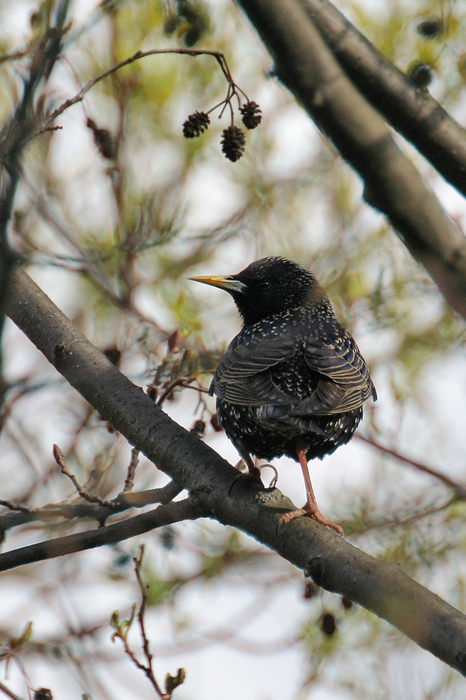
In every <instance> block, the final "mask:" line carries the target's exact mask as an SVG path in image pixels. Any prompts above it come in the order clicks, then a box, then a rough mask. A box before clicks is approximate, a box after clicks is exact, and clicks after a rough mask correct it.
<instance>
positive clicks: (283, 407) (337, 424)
mask: <svg viewBox="0 0 466 700" xmlns="http://www.w3.org/2000/svg"><path fill="white" fill-rule="evenodd" d="M191 279H193V280H195V281H197V282H203V283H204V284H209V285H212V286H214V287H220V289H224V290H225V291H227V292H228V293H229V294H231V296H232V297H233V300H234V302H235V304H236V306H237V308H238V311H239V313H240V315H241V318H242V321H243V328H242V330H241V332H240V333H238V335H237V336H236V337H235V338H234V339H233V340H232V342H231V343H230V345H229V347H228V349H227V351H226V353H225V356H224V357H223V358H222V360H221V361H220V364H219V366H218V368H217V371H216V372H215V376H214V378H213V381H212V384H211V387H210V393H211V394H215V395H216V397H217V412H218V417H219V420H220V423H221V425H222V427H223V428H224V430H225V432H226V434H227V436H228V437H229V438H230V440H231V441H232V443H233V444H234V445H235V447H236V449H237V450H238V452H239V453H240V455H241V457H242V458H243V460H244V462H245V463H246V465H247V467H248V470H249V472H250V474H251V475H257V473H258V472H257V468H256V467H255V465H254V462H253V460H252V458H251V455H255V456H256V457H259V458H262V459H266V460H271V459H273V458H275V457H280V456H281V455H288V457H291V458H292V459H294V460H296V461H298V462H299V463H300V465H301V469H302V472H303V476H304V481H305V485H306V493H307V502H306V505H305V506H304V507H303V508H301V509H300V510H296V511H292V512H290V513H286V514H285V515H284V516H283V518H282V520H281V523H282V524H284V523H287V522H289V521H290V520H292V519H293V518H295V517H298V516H300V515H308V516H310V517H312V518H314V519H315V520H317V521H318V522H320V523H322V524H323V525H325V526H326V527H329V528H333V529H334V530H336V531H337V532H338V533H339V534H343V530H342V528H341V527H340V526H339V525H336V524H335V523H332V522H330V521H328V520H326V519H325V518H324V517H323V515H322V513H321V512H320V510H319V508H318V506H317V502H316V499H315V495H314V490H313V488H312V483H311V478H310V475H309V469H308V464H307V463H308V460H310V459H313V458H315V457H319V458H320V459H321V458H322V457H324V456H325V455H328V454H331V453H332V452H334V451H335V450H336V449H337V447H339V446H340V445H343V444H344V443H346V442H348V441H349V440H350V439H351V437H352V435H353V433H354V431H355V430H356V428H357V426H358V424H359V422H360V420H361V418H362V405H363V403H364V401H366V400H367V399H368V398H369V397H372V399H373V400H374V401H375V400H376V399H377V394H376V391H375V387H374V384H373V383H372V379H371V377H370V374H369V370H368V368H367V365H366V363H365V361H364V359H363V357H362V355H361V353H360V351H359V348H358V346H357V345H356V343H355V341H354V339H353V338H352V336H351V335H350V334H349V333H348V331H347V330H346V329H345V328H343V326H342V325H341V324H340V323H339V322H338V321H337V319H336V318H335V314H334V311H333V308H332V305H331V303H330V301H329V298H328V296H327V294H326V292H325V290H324V289H323V287H321V285H320V284H319V283H318V282H317V280H316V278H315V277H314V275H313V274H312V273H311V272H308V271H307V270H305V269H304V268H303V267H301V266H300V265H298V264H297V263H295V262H292V261H291V260H287V259H285V258H281V257H268V258H263V259H262V260H257V261H256V262H253V263H251V265H249V266H248V267H246V268H245V269H244V270H242V271H241V272H239V273H238V274H236V275H228V276H225V277H192V278H191Z"/></svg>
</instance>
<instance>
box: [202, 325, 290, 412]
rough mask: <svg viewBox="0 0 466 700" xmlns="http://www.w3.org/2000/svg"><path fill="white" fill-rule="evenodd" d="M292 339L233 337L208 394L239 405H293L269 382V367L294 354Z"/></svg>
mask: <svg viewBox="0 0 466 700" xmlns="http://www.w3.org/2000/svg"><path fill="white" fill-rule="evenodd" d="M294 352H295V347H294V339H293V338H292V337H289V338H284V337H283V336H282V337H280V336H279V334H278V337H277V336H272V335H269V336H263V335H262V336H260V337H257V338H248V339H247V341H246V342H240V341H238V339H237V338H235V339H234V340H233V341H232V343H231V344H230V346H229V347H228V349H227V352H226V354H225V356H224V357H223V358H222V360H221V361H220V364H219V366H218V367H217V371H216V372H215V376H214V378H213V380H212V384H211V386H210V393H211V394H216V396H218V397H219V398H221V399H224V400H225V401H229V402H230V403H234V404H238V405H240V406H264V405H280V404H288V405H290V404H293V403H295V402H294V401H293V398H292V397H290V396H289V394H285V393H283V392H282V391H280V389H279V388H278V387H277V386H276V384H274V382H273V381H272V378H271V375H270V372H268V371H267V370H269V369H270V368H271V367H274V366H276V365H278V364H279V363H281V362H284V361H285V360H287V359H289V358H290V357H292V355H294Z"/></svg>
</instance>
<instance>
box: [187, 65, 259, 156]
mask: <svg viewBox="0 0 466 700" xmlns="http://www.w3.org/2000/svg"><path fill="white" fill-rule="evenodd" d="M216 58H217V61H218V62H219V64H220V66H221V68H222V71H223V74H224V76H225V78H226V80H227V82H228V90H227V94H226V97H225V99H224V100H222V101H221V102H219V103H218V104H216V105H214V107H212V108H211V109H209V111H208V112H193V114H190V115H189V116H188V118H187V119H186V121H185V122H184V123H183V136H184V137H185V138H186V139H193V138H196V137H197V136H200V135H201V134H203V133H204V131H206V130H207V129H208V128H209V124H210V117H209V114H210V113H211V112H214V111H215V110H216V109H219V108H221V109H220V114H219V118H221V117H222V115H223V113H224V111H225V109H227V107H228V109H229V110H230V117H231V124H230V126H228V127H227V128H226V129H224V130H223V132H222V139H221V146H222V152H223V153H224V155H225V157H226V158H228V160H231V161H232V162H233V163H235V162H236V161H237V160H239V158H241V156H242V155H243V153H244V148H245V143H246V138H245V135H244V131H243V129H241V128H240V127H238V126H236V125H235V123H234V118H235V112H234V108H233V100H234V98H235V97H236V100H237V102H238V110H239V112H240V114H241V121H242V122H243V124H244V126H245V127H246V129H255V128H256V126H259V124H260V123H261V120H262V114H261V110H260V107H259V105H258V104H257V102H252V101H251V100H250V99H249V97H248V96H247V95H246V93H245V92H244V91H243V90H241V88H240V87H238V85H236V83H235V82H234V80H233V78H232V76H231V73H230V69H229V68H228V65H227V62H226V60H225V58H224V56H223V55H222V54H218V55H217V56H216ZM243 99H245V100H246V101H245V102H243V104H242V100H243Z"/></svg>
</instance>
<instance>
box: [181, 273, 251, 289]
mask: <svg viewBox="0 0 466 700" xmlns="http://www.w3.org/2000/svg"><path fill="white" fill-rule="evenodd" d="M189 279H190V280H193V282H202V284H210V286H211V287H219V288H220V289H224V290H225V291H226V292H243V291H244V289H245V287H246V285H245V284H244V282H240V281H239V280H235V279H233V278H232V277H228V276H226V277H221V276H220V275H217V276H215V277H189Z"/></svg>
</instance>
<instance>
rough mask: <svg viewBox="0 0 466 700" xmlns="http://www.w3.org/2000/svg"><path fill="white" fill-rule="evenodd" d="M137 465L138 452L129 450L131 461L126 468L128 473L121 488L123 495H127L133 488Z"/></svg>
mask: <svg viewBox="0 0 466 700" xmlns="http://www.w3.org/2000/svg"><path fill="white" fill-rule="evenodd" d="M138 464H139V450H138V449H137V448H136V447H133V449H132V450H131V461H130V463H129V466H128V473H127V475H126V479H125V483H124V486H123V493H128V491H132V490H133V486H134V476H135V474H136V469H137V466H138Z"/></svg>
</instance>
